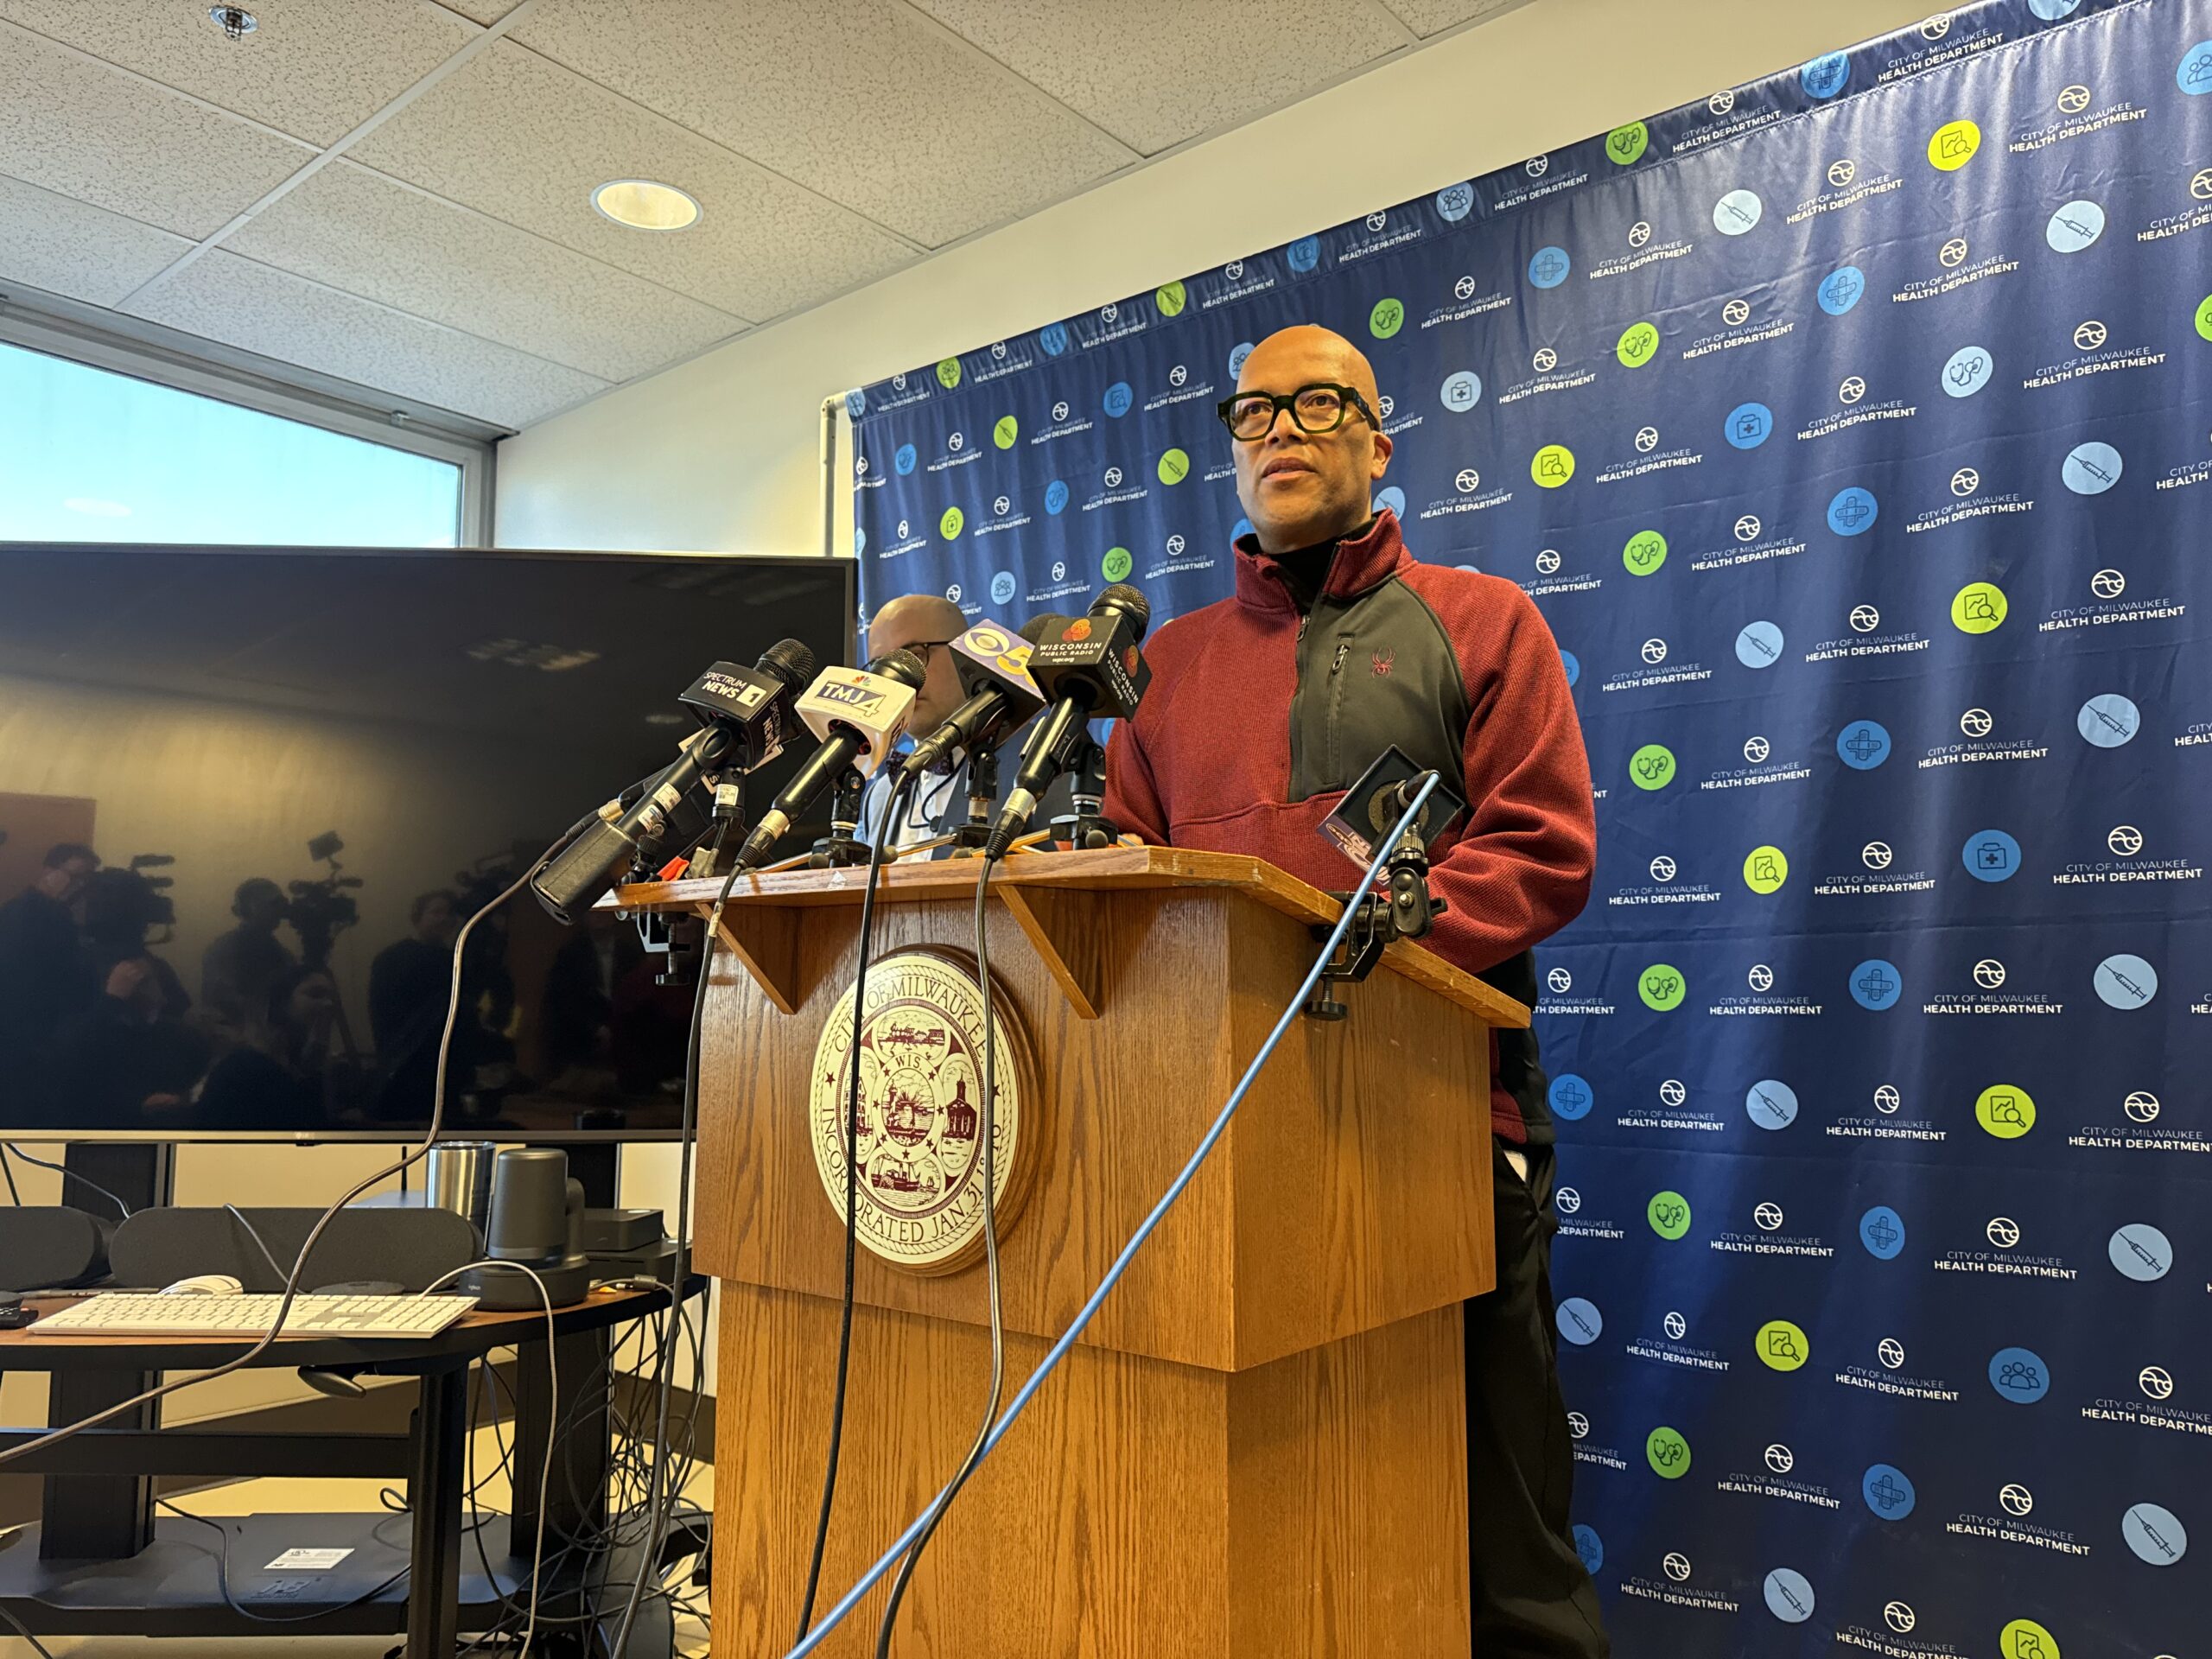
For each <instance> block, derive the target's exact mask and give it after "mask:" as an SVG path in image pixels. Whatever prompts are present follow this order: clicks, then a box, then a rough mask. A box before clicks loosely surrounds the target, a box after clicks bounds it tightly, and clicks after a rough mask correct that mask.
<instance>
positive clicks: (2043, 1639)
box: [1997, 1618, 2059, 1659]
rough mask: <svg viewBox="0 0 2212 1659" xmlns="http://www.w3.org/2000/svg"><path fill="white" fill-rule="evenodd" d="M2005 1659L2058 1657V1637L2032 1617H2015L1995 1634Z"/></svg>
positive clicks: (2000, 1651)
mask: <svg viewBox="0 0 2212 1659" xmlns="http://www.w3.org/2000/svg"><path fill="white" fill-rule="evenodd" d="M1997 1651H1998V1652H1999V1653H2001V1654H2003V1655H2004V1656H2005V1659H2059V1652H2058V1638H2057V1637H2055V1636H2053V1635H2052V1634H2051V1633H2050V1631H2049V1630H2045V1629H2044V1627H2043V1626H2042V1625H2040V1624H2037V1623H2036V1622H2035V1620H2033V1619H2032V1618H2016V1619H2014V1620H2013V1621H2012V1623H2011V1624H2007V1625H2006V1626H2005V1628H2004V1629H2003V1630H2000V1631H1999V1632H1998V1635H1997Z"/></svg>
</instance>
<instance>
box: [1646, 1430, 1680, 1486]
mask: <svg viewBox="0 0 2212 1659" xmlns="http://www.w3.org/2000/svg"><path fill="white" fill-rule="evenodd" d="M1643 1455H1644V1456H1645V1457H1646V1458H1647V1459H1649V1460H1650V1464H1651V1472H1652V1473H1653V1474H1655V1475H1657V1476H1659V1477H1660V1478H1662V1479H1665V1480H1680V1479H1681V1478H1682V1477H1683V1476H1684V1475H1687V1474H1688V1473H1689V1471H1690V1443H1689V1442H1688V1440H1684V1439H1683V1438H1682V1437H1681V1433H1679V1432H1678V1431H1676V1430H1675V1429H1671V1428H1655V1429H1653V1430H1652V1431H1651V1433H1649V1435H1647V1436H1646V1437H1645V1439H1644V1442H1643Z"/></svg>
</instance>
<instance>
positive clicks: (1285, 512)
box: [1106, 326, 1609, 1659]
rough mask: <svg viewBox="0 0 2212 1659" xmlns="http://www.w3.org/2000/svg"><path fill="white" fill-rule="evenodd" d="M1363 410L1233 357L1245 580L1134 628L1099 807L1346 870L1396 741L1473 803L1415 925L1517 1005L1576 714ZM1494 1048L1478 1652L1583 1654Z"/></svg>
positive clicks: (1526, 1049)
mask: <svg viewBox="0 0 2212 1659" xmlns="http://www.w3.org/2000/svg"><path fill="white" fill-rule="evenodd" d="M1381 402H1382V399H1381V397H1380V395H1379V394H1378V393H1377V391H1376V385H1375V372H1374V370H1373V369H1372V368H1370V366H1369V365H1368V362H1367V359H1366V358H1364V357H1363V356H1362V355H1361V353H1359V351H1358V349H1357V347H1356V346H1353V345H1352V344H1351V341H1350V340H1345V339H1344V337H1343V336H1341V335H1339V334H1332V333H1331V332H1330V331H1329V330H1327V329H1325V328H1319V327H1310V326H1307V327H1295V328H1286V329H1284V330H1282V331H1281V333H1280V334H1271V335H1269V336H1268V338H1267V339H1266V340H1262V341H1261V342H1260V344H1259V345H1258V346H1255V347H1254V349H1253V350H1252V352H1251V353H1249V355H1248V356H1247V357H1246V358H1245V359H1244V365H1243V369H1242V370H1241V371H1240V372H1238V374H1237V377H1236V393H1235V395H1234V396H1232V397H1230V398H1228V399H1227V400H1225V401H1224V403H1223V404H1222V406H1221V415H1222V420H1223V422H1224V424H1226V425H1227V427H1228V428H1229V435H1230V441H1231V448H1232V451H1233V453H1234V454H1235V457H1236V494H1237V498H1238V499H1239V500H1241V501H1242V502H1243V504H1244V511H1245V514H1246V516H1247V517H1249V518H1250V520H1251V522H1252V533H1251V534H1250V535H1249V536H1246V537H1244V538H1243V540H1241V541H1239V542H1238V543H1236V594H1235V595H1234V596H1233V597H1232V598H1230V599H1225V600H1223V601H1220V602H1219V603H1218V604H1215V605H1210V606H1208V607H1205V609H1204V610H1201V611H1196V612H1193V613H1191V614H1190V615H1188V616H1185V617H1181V618H1179V619H1177V620H1174V621H1173V622H1170V623H1168V624H1167V625H1166V626H1165V627H1163V628H1161V629H1160V630H1159V631H1158V632H1156V633H1154V636H1153V637H1152V639H1149V640H1148V641H1147V643H1146V646H1145V652H1146V657H1147V660H1148V661H1149V662H1150V663H1151V664H1152V671H1153V679H1152V687H1151V690H1150V691H1149V692H1148V693H1147V696H1146V698H1145V701H1144V703H1143V705H1142V706H1141V708H1140V709H1139V710H1138V711H1137V714H1136V716H1135V719H1134V720H1128V721H1122V722H1121V723H1120V724H1118V725H1117V726H1116V728H1115V731H1114V736H1113V740H1112V743H1111V745H1110V747H1109V750H1108V755H1107V800H1106V812H1107V815H1108V816H1109V817H1111V818H1113V819H1114V820H1115V821H1116V823H1120V824H1121V825H1122V827H1123V828H1125V829H1131V830H1134V831H1135V832H1136V833H1137V834H1139V835H1141V836H1143V837H1144V838H1145V839H1146V840H1147V841H1151V842H1163V843H1166V844H1169V845H1173V846H1177V847H1198V848H1204V849H1210V850H1212V851H1216V852H1232V853H1250V854H1253V855H1257V856H1258V857H1261V858H1264V859H1267V860H1268V861H1270V862H1271V863H1274V864H1277V865H1280V866H1281V868H1284V869H1286V870H1288V871H1289V872H1290V873H1291V874H1294V875H1296V876H1299V877H1300V878H1302V879H1303V880H1306V881H1310V882H1312V883H1313V885H1314V886H1315V887H1323V888H1341V887H1344V885H1345V868H1346V867H1345V864H1344V858H1343V855H1341V854H1339V853H1338V852H1337V851H1336V850H1335V849H1334V848H1333V847H1332V846H1331V845H1330V844H1329V843H1328V842H1325V841H1324V840H1323V839H1322V838H1321V837H1320V836H1319V835H1318V834H1316V833H1315V831H1316V829H1317V827H1318V826H1319V823H1320V822H1321V820H1322V819H1323V818H1324V817H1327V816H1328V813H1329V811H1330V810H1331V809H1332V807H1333V806H1334V805H1335V804H1336V803H1337V801H1338V798H1339V797H1340V795H1341V794H1342V792H1343V791H1344V790H1345V789H1347V788H1349V787H1350V786H1351V785H1352V783H1353V782H1355V781H1356V780H1357V778H1358V777H1359V774H1360V773H1361V772H1363V771H1365V770H1366V768H1367V766H1368V765H1369V763H1370V762H1371V761H1373V760H1375V758H1376V756H1377V755H1379V754H1381V753H1382V752H1383V748H1384V747H1386V746H1387V745H1389V744H1393V743H1395V745H1397V747H1399V748H1401V749H1402V750H1404V751H1405V752H1406V753H1408V754H1409V755H1411V756H1412V757H1413V759H1414V762H1415V764H1417V765H1419V766H1427V767H1433V768H1435V769H1436V771H1437V772H1438V773H1439V775H1440V777H1441V778H1442V779H1444V780H1445V781H1446V784H1448V785H1452V787H1453V788H1454V789H1456V790H1457V791H1459V793H1460V794H1462V795H1464V796H1465V798H1466V799H1467V801H1468V803H1469V804H1470V811H1469V817H1468V818H1467V820H1466V822H1465V823H1464V825H1463V827H1462V828H1461V829H1460V831H1459V835H1458V836H1457V839H1456V840H1447V841H1446V842H1445V843H1443V844H1441V845H1440V847H1439V848H1438V849H1437V852H1436V861H1435V864H1434V868H1433V873H1432V874H1431V877H1430V887H1431V890H1432V891H1433V893H1435V894H1436V895H1437V896H1439V897H1440V898H1442V899H1446V901H1447V902H1448V904H1449V905H1450V908H1449V910H1447V911H1446V913H1445V914H1444V915H1442V916H1441V917H1440V918H1438V919H1437V922H1436V925H1435V927H1434V929H1433V931H1431V932H1430V934H1429V935H1428V937H1427V938H1426V939H1425V940H1423V941H1422V943H1423V944H1427V947H1428V948H1429V949H1430V950H1434V951H1436V952H1437V953H1438V954H1439V955H1440V956H1442V957H1445V958H1446V959H1447V960H1448V961H1450V962H1452V963H1454V964H1456V965H1457V966H1459V967H1461V968H1464V969H1467V970H1468V971H1469V972H1471V973H1475V974H1478V975H1480V976H1482V977H1483V978H1484V979H1485V980H1487V981H1489V982H1491V984H1493V985H1495V986H1497V987H1498V988H1500V989H1502V990H1504V991H1506V992H1507V993H1509V994H1510V995H1513V996H1516V997H1517V998H1519V999H1520V1000H1521V1001H1524V1002H1529V1003H1534V1002H1535V1000H1536V976H1535V957H1534V955H1533V953H1532V947H1534V946H1535V944H1537V942H1538V941H1539V940H1541V939H1543V938H1547V937H1548V936H1549V935H1550V934H1552V933H1554V932H1556V931H1558V930H1559V929H1560V928H1561V927H1563V926H1564V925H1566V924H1567V923H1568V922H1569V921H1571V920H1573V918H1574V917H1575V915H1576V914H1577V913H1578V912H1580V910H1581V909H1582V906H1583V902H1584V900H1585V899H1587V898H1588V896H1589V892H1590V873H1591V868H1592V863H1593V861H1594V860H1595V856H1596V849H1597V828H1596V823H1595V821H1594V818H1593V817H1592V809H1591V799H1590V766H1589V761H1588V760H1587V759H1586V756H1585V755H1584V753H1583V748H1582V732H1581V728H1580V725H1579V724H1578V723H1577V721H1576V719H1575V714H1574V704H1573V699H1572V698H1571V697H1570V696H1568V692H1567V675H1566V672H1565V671H1564V670H1563V668H1562V667H1561V665H1560V655H1559V647H1558V646H1557V645H1555V644H1554V642H1553V639H1552V636H1551V632H1550V630H1549V629H1548V628H1547V627H1546V626H1544V621H1543V618H1542V617H1541V616H1540V615H1538V614H1537V612H1536V607H1535V605H1534V604H1533V603H1532V602H1531V601H1529V597H1528V595H1527V594H1523V593H1522V591H1521V590H1520V589H1519V588H1516V587H1515V586H1514V585H1513V584H1512V583H1511V582H1505V581H1503V580H1501V579H1499V578H1498V577H1496V576H1484V575H1474V574H1472V573H1471V572H1468V571H1465V570H1456V569H1451V568H1449V567H1447V566H1443V565H1435V564H1422V563H1417V562H1416V561H1415V560H1414V557H1413V556H1412V555H1411V554H1410V553H1408V551H1407V550H1406V544H1405V543H1404V541H1403V540H1402V539H1401V537H1400V536H1399V531H1398V520H1397V518H1396V516H1395V514H1393V513H1392V512H1389V510H1388V509H1385V510H1383V512H1372V511H1371V510H1370V505H1369V503H1370V499H1371V498H1372V495H1373V492H1374V490H1375V486H1376V482H1377V480H1380V479H1381V478H1382V477H1383V474H1384V472H1385V471H1386V470H1387V469H1388V468H1389V464H1390V447H1391V446H1390V440H1389V436H1388V435H1386V434H1385V433H1384V432H1383V429H1382V422H1381V419H1380V418H1379V416H1377V415H1376V409H1377V408H1378V407H1379V406H1380V404H1381ZM1491 1062H1492V1075H1493V1078H1494V1082H1493V1085H1492V1089H1491V1122H1492V1126H1493V1128H1494V1130H1495V1133H1496V1136H1497V1155H1496V1159H1495V1169H1496V1176H1497V1179H1496V1200H1497V1289H1496V1290H1495V1291H1493V1292H1491V1294H1489V1295H1487V1296H1484V1297H1482V1298H1479V1299H1478V1300H1475V1301H1471V1302H1469V1303H1467V1304H1466V1336H1467V1450H1468V1465H1469V1466H1468V1480H1469V1498H1470V1503H1469V1529H1470V1534H1471V1542H1472V1555H1473V1586H1474V1649H1475V1652H1476V1653H1478V1654H1479V1655H1485V1656H1487V1655H1497V1654H1510V1655H1513V1656H1515V1659H1538V1656H1542V1659H1550V1656H1560V1659H1566V1656H1573V1659H1599V1656H1604V1655H1605V1654H1606V1653H1607V1652H1608V1651H1609V1649H1608V1644H1607V1642H1606V1639H1605V1630H1604V1626H1603V1624H1602V1623H1601V1621H1600V1618H1599V1608H1598V1600H1597V1594H1596V1591H1595V1590H1594V1588H1593V1587H1592V1585H1591V1582H1590V1576H1589V1574H1588V1573H1586V1571H1585V1570H1584V1568H1583V1566H1582V1561H1581V1558H1580V1556H1579V1555H1578V1554H1576V1552H1575V1548H1574V1545H1573V1540H1572V1537H1571V1535H1570V1534H1569V1531H1568V1520H1567V1493H1568V1486H1569V1484H1570V1482H1571V1480H1572V1478H1573V1471H1574V1458H1573V1442H1572V1440H1570V1438H1569V1436H1568V1433H1567V1410H1566V1406H1565V1404H1564V1402H1562V1400H1561V1398H1560V1387H1559V1369H1558V1362H1557V1348H1556V1338H1555V1336H1554V1328H1553V1324H1552V1296H1551V1282H1550V1280H1551V1274H1550V1264H1551V1236H1552V1233H1553V1231H1554V1229H1555V1228H1556V1226H1557V1223H1556V1222H1555V1220H1554V1217H1553V1212H1552V1206H1551V1198H1552V1188H1553V1185H1554V1160H1553V1150H1552V1130H1551V1122H1550V1119H1549V1116H1548V1115H1547V1113H1546V1111H1545V1109H1544V1092H1545V1081H1544V1074H1543V1071H1542V1069H1541V1066H1540V1065H1538V1064H1537V1058H1536V1044H1535V1037H1534V1035H1533V1034H1532V1033H1528V1032H1520V1031H1504V1032H1497V1033H1493V1034H1492V1037H1491ZM1363 1105H1365V1106H1367V1107H1368V1109H1373V1110H1377V1111H1384V1110H1388V1109H1389V1103H1387V1102H1382V1101H1376V1102H1372V1103H1363Z"/></svg>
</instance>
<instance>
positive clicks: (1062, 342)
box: [1037, 322, 1068, 357]
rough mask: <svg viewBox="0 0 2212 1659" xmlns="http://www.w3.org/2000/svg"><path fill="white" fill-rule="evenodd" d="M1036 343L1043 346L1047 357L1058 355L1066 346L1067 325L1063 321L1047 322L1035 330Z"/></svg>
mask: <svg viewBox="0 0 2212 1659" xmlns="http://www.w3.org/2000/svg"><path fill="white" fill-rule="evenodd" d="M1037 343H1038V344H1039V346H1043V347H1044V348H1045V355H1046V356H1047V357H1058V355H1059V354H1060V353H1062V352H1065V350H1067V348H1068V326H1067V324H1065V322H1048V323H1046V325H1045V326H1044V327H1042V328H1039V330H1038V331H1037Z"/></svg>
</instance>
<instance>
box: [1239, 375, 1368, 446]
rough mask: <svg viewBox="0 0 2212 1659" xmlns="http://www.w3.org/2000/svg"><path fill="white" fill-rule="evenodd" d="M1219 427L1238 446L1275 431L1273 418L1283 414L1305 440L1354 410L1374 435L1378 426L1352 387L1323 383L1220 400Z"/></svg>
mask: <svg viewBox="0 0 2212 1659" xmlns="http://www.w3.org/2000/svg"><path fill="white" fill-rule="evenodd" d="M1218 408H1219V413H1220V416H1221V423H1222V424H1223V425H1224V426H1225V427H1227V428H1228V429H1229V435H1230V437H1232V438H1235V439H1236V441H1237V442H1240V443H1257V442H1259V441H1260V440H1261V439H1262V438H1264V437H1266V436H1267V435H1268V433H1270V432H1272V431H1274V429H1275V416H1277V415H1278V414H1280V413H1281V411H1282V410H1286V409H1287V410H1289V411H1290V418H1291V420H1292V421H1293V422H1294V423H1296V425H1297V427H1298V429H1299V430H1300V431H1301V432H1303V433H1305V434H1306V436H1307V437H1309V438H1318V437H1319V436H1321V435H1324V434H1325V433H1330V432H1333V431H1335V430H1336V429H1338V427H1340V426H1342V425H1343V424H1344V423H1345V421H1347V420H1349V419H1350V418H1351V415H1352V413H1353V411H1354V410H1357V411H1358V413H1359V414H1360V415H1361V416H1363V418H1364V419H1365V420H1366V422H1367V423H1368V424H1369V425H1370V426H1371V427H1373V428H1374V429H1376V431H1378V432H1379V431H1381V430H1382V429H1383V423H1381V422H1380V421H1378V420H1376V418H1375V411H1374V410H1372V409H1370V408H1369V407H1368V404H1367V399H1366V398H1364V397H1362V396H1360V394H1359V391H1358V388H1357V387H1355V386H1339V385H1332V384H1331V383H1330V382H1328V381H1325V380H1317V381H1315V382H1314V383H1313V385H1308V386H1300V388H1299V389H1298V390H1297V391H1240V392H1238V393H1237V394H1236V396H1235V397H1224V398H1223V399H1222V400H1221V403H1220V404H1219V406H1218Z"/></svg>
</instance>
